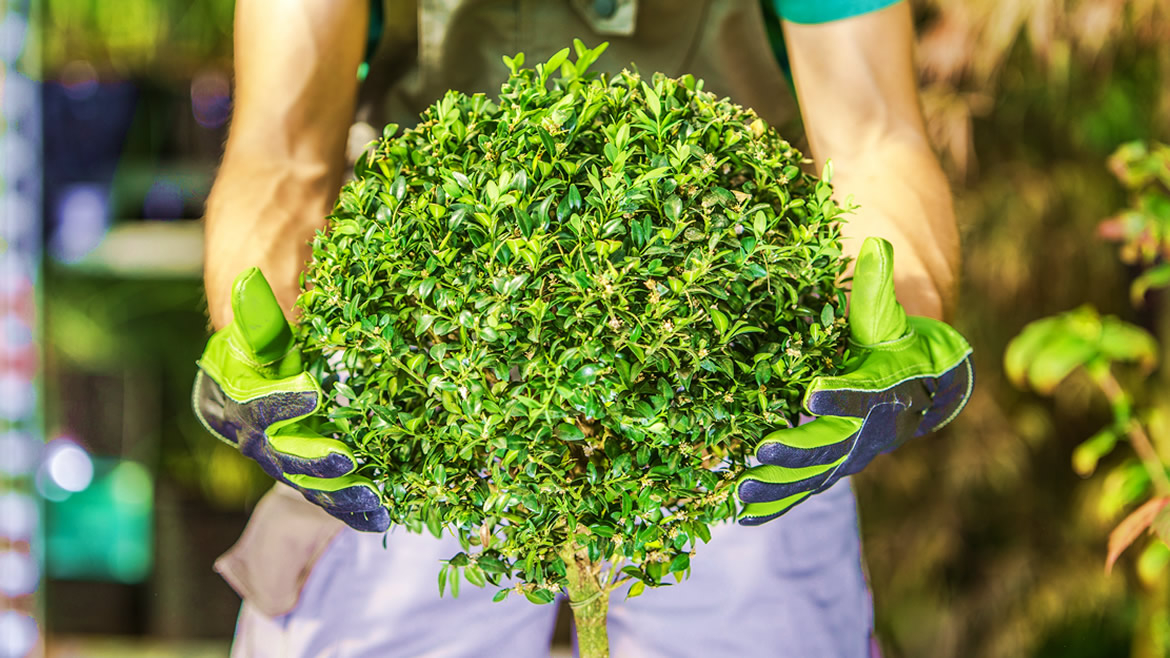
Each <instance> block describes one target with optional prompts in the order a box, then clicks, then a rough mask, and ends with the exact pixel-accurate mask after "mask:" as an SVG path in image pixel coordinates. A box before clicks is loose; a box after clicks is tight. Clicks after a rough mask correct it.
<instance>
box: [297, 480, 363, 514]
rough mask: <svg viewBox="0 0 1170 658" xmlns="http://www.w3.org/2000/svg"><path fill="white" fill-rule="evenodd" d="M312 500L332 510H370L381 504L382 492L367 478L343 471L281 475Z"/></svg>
mask: <svg viewBox="0 0 1170 658" xmlns="http://www.w3.org/2000/svg"><path fill="white" fill-rule="evenodd" d="M284 479H285V480H286V481H288V483H289V484H291V485H293V486H295V487H296V488H297V489H299V490H300V492H301V493H302V494H303V495H304V496H305V498H308V499H309V500H311V501H312V502H314V503H316V504H317V505H320V506H321V507H324V508H325V509H326V510H328V511H329V512H330V513H332V512H335V511H336V512H371V511H373V510H376V509H378V508H379V507H383V503H382V494H381V493H380V492H379V491H378V488H377V487H375V486H374V483H373V482H371V481H370V479H369V478H364V477H362V476H360V475H343V476H341V477H335V478H318V477H313V476H311V475H286V476H285V478H284Z"/></svg>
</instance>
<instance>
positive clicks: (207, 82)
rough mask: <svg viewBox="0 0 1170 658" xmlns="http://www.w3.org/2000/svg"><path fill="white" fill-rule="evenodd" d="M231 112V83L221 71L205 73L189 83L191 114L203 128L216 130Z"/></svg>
mask: <svg viewBox="0 0 1170 658" xmlns="http://www.w3.org/2000/svg"><path fill="white" fill-rule="evenodd" d="M231 111H232V99H231V83H229V82H228V78H227V76H226V75H224V74H223V73H222V72H221V71H205V72H203V73H200V74H198V75H196V76H195V79H194V80H192V81H191V112H192V113H193V114H194V115H195V121H196V122H198V123H199V125H201V126H203V127H204V128H218V127H220V126H222V125H223V124H224V123H226V122H227V120H228V116H229V115H231Z"/></svg>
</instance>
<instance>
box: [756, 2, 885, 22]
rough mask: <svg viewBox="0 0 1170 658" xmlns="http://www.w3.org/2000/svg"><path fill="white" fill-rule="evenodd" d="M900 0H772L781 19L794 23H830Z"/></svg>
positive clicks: (866, 12)
mask: <svg viewBox="0 0 1170 658" xmlns="http://www.w3.org/2000/svg"><path fill="white" fill-rule="evenodd" d="M898 1H899V0H772V3H773V5H774V6H775V7H776V13H777V14H779V15H780V18H783V19H785V20H789V21H792V22H793V23H804V24H806V25H807V24H813V23H828V22H830V21H839V20H841V19H843V18H850V17H853V16H860V15H862V14H868V13H869V12H871V11H877V10H879V9H884V8H886V7H889V6H890V5H892V4H894V3H895V2H898Z"/></svg>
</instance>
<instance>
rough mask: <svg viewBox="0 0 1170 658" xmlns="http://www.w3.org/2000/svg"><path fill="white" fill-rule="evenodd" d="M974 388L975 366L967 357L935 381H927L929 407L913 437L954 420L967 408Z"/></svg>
mask: <svg viewBox="0 0 1170 658" xmlns="http://www.w3.org/2000/svg"><path fill="white" fill-rule="evenodd" d="M974 387H975V366H974V364H973V362H972V361H971V357H969V356H968V357H967V358H966V359H963V362H962V363H960V364H959V365H957V366H955V367H954V368H951V369H950V370H948V371H947V372H945V373H943V375H942V376H941V377H939V378H938V379H937V380H928V381H927V382H926V388H927V390H928V391H930V393H931V395H932V399H931V407H930V411H927V412H926V415H925V416H924V417H923V418H922V425H921V426H920V427H919V429H918V432H917V433H916V434H915V436H922V435H923V434H929V433H931V432H934V431H936V430H939V429H941V428H942V427H944V426H945V425H946V424H947V423H950V422H951V421H952V420H954V419H955V416H958V415H959V412H961V411H962V410H963V407H965V406H967V400H969V399H970V398H971V391H972V390H973V389H974Z"/></svg>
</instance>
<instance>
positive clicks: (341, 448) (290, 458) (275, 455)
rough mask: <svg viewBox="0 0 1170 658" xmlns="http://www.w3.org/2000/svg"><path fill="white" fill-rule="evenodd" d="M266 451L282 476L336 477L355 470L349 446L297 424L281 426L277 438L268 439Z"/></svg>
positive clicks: (355, 461) (355, 464)
mask: <svg viewBox="0 0 1170 658" xmlns="http://www.w3.org/2000/svg"><path fill="white" fill-rule="evenodd" d="M268 450H269V456H270V457H271V458H272V459H273V461H275V462H276V463H277V465H278V466H279V467H280V470H281V472H282V473H284V474H285V475H310V476H313V477H318V478H338V477H341V476H342V475H349V474H350V473H352V472H354V470H356V469H357V459H356V458H354V456H353V451H352V450H350V448H349V446H347V445H345V444H344V443H342V442H341V441H338V440H336V439H328V438H325V437H323V436H321V435H319V434H315V433H313V432H311V431H309V430H308V429H307V428H304V427H301V426H299V425H290V426H286V427H283V428H281V430H280V433H279V434H277V435H276V436H269V437H268Z"/></svg>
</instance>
